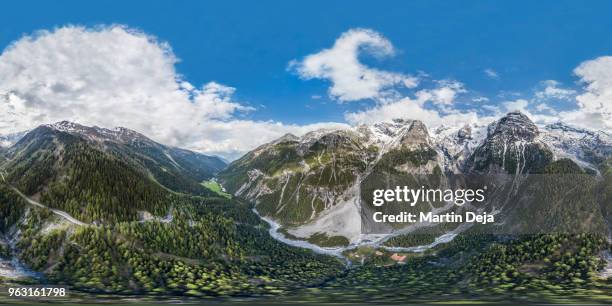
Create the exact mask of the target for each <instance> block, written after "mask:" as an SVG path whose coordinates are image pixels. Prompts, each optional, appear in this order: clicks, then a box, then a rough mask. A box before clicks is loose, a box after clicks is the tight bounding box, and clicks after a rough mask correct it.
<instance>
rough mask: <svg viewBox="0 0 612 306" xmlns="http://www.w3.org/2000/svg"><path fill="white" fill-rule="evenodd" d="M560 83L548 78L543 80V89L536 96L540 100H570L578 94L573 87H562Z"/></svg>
mask: <svg viewBox="0 0 612 306" xmlns="http://www.w3.org/2000/svg"><path fill="white" fill-rule="evenodd" d="M560 85H561V84H560V83H559V82H557V81H555V80H546V81H543V82H542V87H543V89H542V90H539V91H537V92H536V93H535V97H536V98H537V99H540V100H546V99H558V100H568V99H571V98H572V97H574V96H575V95H576V91H575V90H573V89H568V88H562V87H560Z"/></svg>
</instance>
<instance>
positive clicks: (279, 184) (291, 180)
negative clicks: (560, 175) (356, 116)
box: [218, 112, 612, 246]
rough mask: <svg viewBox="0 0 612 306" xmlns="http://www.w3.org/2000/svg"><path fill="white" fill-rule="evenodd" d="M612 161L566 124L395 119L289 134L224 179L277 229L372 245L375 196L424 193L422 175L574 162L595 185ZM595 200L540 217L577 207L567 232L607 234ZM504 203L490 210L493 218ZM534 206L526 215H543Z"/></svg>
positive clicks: (600, 143)
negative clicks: (416, 188) (417, 189)
mask: <svg viewBox="0 0 612 306" xmlns="http://www.w3.org/2000/svg"><path fill="white" fill-rule="evenodd" d="M611 157H612V136H611V135H610V134H607V133H606V132H603V131H599V132H594V131H588V130H583V129H578V128H573V127H570V126H568V125H565V124H563V123H557V124H552V125H547V126H544V127H537V126H536V125H535V124H534V123H533V122H532V121H531V120H530V119H529V118H528V117H527V116H526V115H524V114H522V113H520V112H511V113H508V114H507V115H505V116H504V117H502V118H500V119H499V120H497V121H496V122H493V123H491V124H489V125H477V124H474V125H465V126H460V127H447V126H442V127H439V128H437V129H435V130H433V131H429V130H428V129H427V127H426V126H425V125H424V124H423V123H422V122H421V121H418V120H394V121H392V122H385V123H378V124H374V125H369V126H366V125H362V126H357V127H354V128H350V129H338V130H319V131H314V132H310V133H308V134H306V135H304V136H302V137H296V136H294V135H285V136H283V137H281V138H280V139H278V140H276V141H273V142H271V143H268V144H264V145H262V146H260V147H258V148H257V149H255V150H253V151H251V152H249V153H247V154H246V155H245V156H243V157H242V158H240V159H238V160H236V161H234V162H233V163H231V164H230V165H229V166H228V168H226V169H225V170H223V171H222V172H220V173H219V175H218V177H219V180H220V181H221V182H222V183H223V185H224V186H225V187H226V188H227V189H228V190H229V192H231V193H234V194H235V195H236V196H239V197H242V198H245V199H247V200H249V201H253V202H254V203H256V208H257V210H258V211H259V212H260V213H261V214H262V215H264V216H268V217H270V218H272V219H274V220H276V221H278V222H279V223H281V225H283V226H284V232H285V233H286V234H287V235H288V236H292V237H293V238H296V239H303V240H308V241H310V242H314V243H316V244H319V245H324V246H337V245H348V244H360V243H362V242H364V240H367V239H370V237H366V236H364V235H363V234H364V233H363V232H362V230H363V228H362V227H363V224H362V223H361V222H360V220H361V216H360V213H361V212H362V209H363V208H364V207H367V206H368V205H371V204H370V203H371V197H372V191H373V190H374V189H381V188H382V189H385V188H391V189H392V188H395V186H402V185H410V184H415V183H414V181H415V180H416V181H417V184H416V185H419V184H418V180H419V176H424V175H430V176H431V175H439V176H440V177H441V178H442V179H443V180H444V181H446V180H448V179H449V178H450V176H451V175H455V176H456V175H481V176H484V175H489V176H490V175H502V174H503V175H522V174H529V173H532V174H544V173H550V172H551V171H553V170H552V169H556V168H559V167H561V166H560V165H562V164H563V165H566V164H567V163H569V164H575V165H576V169H577V170H576V171H577V172H579V173H585V174H587V173H590V174H592V178H591V179H589V182H588V184H590V185H593V186H594V184H596V182H597V181H600V180H601V171H602V169H604V168H605V166H606V165H607V164H606V161H608V162H609V160H610V158H611ZM569 168H571V166H567V167H566V169H569ZM591 180H592V182H591ZM590 185H589V186H590ZM591 200H592V199H591ZM591 200H589V201H587V202H588V203H590V204H589V205H587V206H588V207H581V208H580V209H578V206H576V205H577V204H576V202H577V201H576V199H574V201H573V202H572V203H574V204H571V203H569V204H568V203H561V202H558V203H553V202H554V201H553V202H550V201H549V203H548V205H549V206H539V207H538V209H540V210H544V211H557V209H556V208H555V207H563V210H571V208H570V207H568V206H567V205H570V204H571V205H574V206H575V207H574V208H576V209H577V210H579V211H582V214H580V217H578V221H577V222H571V224H573V225H576V224H578V225H579V224H582V225H583V226H584V229H589V228H599V229H601V228H602V227H603V226H604V223H605V222H606V220H604V219H605V218H604V216H602V215H601V213H600V207H599V205H603V204H601V203H600V204H597V203H595V201H594V200H593V201H591ZM496 201H497V202H501V200H500V199H496ZM505 201H511V202H512V201H518V199H511V198H507V199H505ZM519 202H521V203H522V202H525V201H524V200H522V201H519ZM591 202H592V203H591ZM495 205H497V207H494V206H495ZM499 205H500V204H499V203H497V204H495V203H491V204H490V207H488V209H489V212H493V211H494V210H495V209H499ZM524 205H526V204H524ZM606 205H607V204H606ZM434 206H435V205H434ZM535 208H536V205H532V206H531V207H530V209H528V210H527V211H530V212H531V213H532V215H540V213H537V212H535V211H534V209H535ZM433 209H436V210H438V211H451V210H452V209H453V208H452V207H446V208H442V207H431V210H433ZM559 209H561V208H559ZM605 210H606V209H604V211H605ZM510 211H518V209H517V210H514V209H510V207H506V211H504V213H505V214H506V215H508V216H506V218H508V219H511V218H516V217H512V216H511V215H512V213H510ZM581 218H585V220H586V219H588V220H590V221H589V222H582V221H584V220H583V219H581ZM563 220H565V221H567V222H569V219H568V218H565V219H563ZM557 221H558V222H559V223H560V224H561V223H563V222H561V221H562V220H560V219H558V220H557ZM607 222H610V220H609V217H608V219H607ZM585 224H587V225H585ZM579 227H580V226H579ZM552 229H553V228H549V230H552ZM443 233H444V232H442V233H441V234H443Z"/></svg>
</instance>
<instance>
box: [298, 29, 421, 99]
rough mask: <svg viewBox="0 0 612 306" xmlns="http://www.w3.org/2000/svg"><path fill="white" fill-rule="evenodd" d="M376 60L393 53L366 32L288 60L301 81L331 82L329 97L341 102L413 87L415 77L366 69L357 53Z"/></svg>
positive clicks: (384, 42) (374, 34)
mask: <svg viewBox="0 0 612 306" xmlns="http://www.w3.org/2000/svg"><path fill="white" fill-rule="evenodd" d="M362 52H363V53H368V54H371V55H373V56H376V57H378V58H383V57H387V56H392V55H393V54H394V53H395V50H394V48H393V45H392V44H391V42H390V41H389V40H387V39H386V38H385V37H383V36H382V35H380V34H379V33H377V32H375V31H372V30H368V29H352V30H349V31H347V32H345V33H343V34H342V35H341V36H340V37H339V38H338V39H337V40H336V42H335V43H334V45H333V46H332V47H331V48H329V49H324V50H321V51H320V52H318V53H315V54H311V55H308V56H306V57H305V58H304V59H302V60H301V61H297V60H294V61H291V63H290V64H289V69H291V70H295V71H296V72H297V73H298V74H299V76H300V77H301V78H303V79H315V78H316V79H326V80H329V81H331V82H332V86H331V87H330V88H329V94H330V96H331V97H332V98H335V99H337V100H339V101H341V102H346V101H355V100H362V99H384V98H385V97H386V96H388V95H389V92H388V90H390V89H392V88H393V87H395V86H401V87H407V88H413V87H416V86H417V83H418V80H417V79H416V78H415V77H412V76H408V75H404V74H401V73H394V72H388V71H382V70H378V69H375V68H370V67H367V66H365V65H364V64H362V63H361V62H360V61H359V55H360V53H362Z"/></svg>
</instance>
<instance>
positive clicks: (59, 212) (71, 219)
mask: <svg viewBox="0 0 612 306" xmlns="http://www.w3.org/2000/svg"><path fill="white" fill-rule="evenodd" d="M0 177H2V180H3V181H4V182H5V183H6V184H7V185H8V186H9V187H10V188H11V189H12V190H13V191H15V192H16V193H17V194H18V195H19V196H20V197H22V198H23V199H24V200H25V201H26V202H28V204H31V205H34V206H38V207H40V208H46V209H49V210H50V211H51V212H53V213H54V214H56V215H58V216H60V217H62V218H64V219H66V220H68V221H69V222H70V223H73V224H76V225H79V226H87V225H89V224H87V223H84V222H81V221H79V220H77V219H75V218H74V217H72V216H71V215H70V214H68V213H67V212H65V211H62V210H59V209H53V208H49V207H47V206H45V205H43V204H41V203H40V202H37V201H34V200H32V199H30V198H29V197H28V196H26V195H25V194H23V193H21V191H19V190H18V189H17V188H15V187H13V185H11V184H9V182H8V181H7V180H6V179H5V178H4V174H3V173H2V171H0Z"/></svg>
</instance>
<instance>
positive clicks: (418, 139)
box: [402, 120, 431, 147]
mask: <svg viewBox="0 0 612 306" xmlns="http://www.w3.org/2000/svg"><path fill="white" fill-rule="evenodd" d="M430 142H431V141H430V139H429V133H428V132H427V127H426V126H425V124H424V123H423V122H421V121H419V120H414V121H412V124H410V128H408V131H407V132H406V135H405V136H404V137H403V138H402V144H404V145H407V146H409V147H415V146H421V145H429V144H430Z"/></svg>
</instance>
